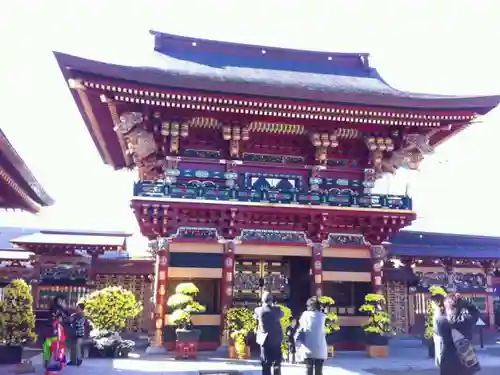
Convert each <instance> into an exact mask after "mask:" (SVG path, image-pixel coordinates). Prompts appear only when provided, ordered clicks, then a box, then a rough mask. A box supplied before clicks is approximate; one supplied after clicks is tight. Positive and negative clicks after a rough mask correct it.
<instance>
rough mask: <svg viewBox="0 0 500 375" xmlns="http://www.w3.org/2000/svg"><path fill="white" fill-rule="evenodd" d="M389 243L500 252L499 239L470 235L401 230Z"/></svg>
mask: <svg viewBox="0 0 500 375" xmlns="http://www.w3.org/2000/svg"><path fill="white" fill-rule="evenodd" d="M391 243H392V244H394V245H409V246H417V245H423V246H431V245H434V246H465V247H473V246H475V247H485V246H490V247H491V246H493V247H496V248H498V249H499V251H500V237H495V236H484V235H471V234H456V233H437V232H422V231H412V230H402V231H401V232H399V233H398V234H397V235H395V236H394V237H393V238H392V240H391Z"/></svg>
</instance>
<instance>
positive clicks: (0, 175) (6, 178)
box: [0, 168, 41, 213]
mask: <svg viewBox="0 0 500 375" xmlns="http://www.w3.org/2000/svg"><path fill="white" fill-rule="evenodd" d="M0 179H1V180H2V181H3V183H4V184H6V185H7V186H9V188H10V189H11V190H12V191H13V192H14V193H15V194H16V195H17V196H18V197H19V198H20V199H21V201H22V202H24V204H25V206H26V208H27V210H28V211H30V212H33V213H36V212H39V211H40V209H41V205H39V204H38V203H37V202H35V201H34V200H33V199H31V197H30V196H29V195H28V194H26V192H25V191H24V190H23V189H22V188H21V187H20V186H19V184H18V183H17V182H16V181H15V180H14V179H13V178H12V176H11V175H10V174H9V173H8V172H7V171H6V170H5V169H3V168H0Z"/></svg>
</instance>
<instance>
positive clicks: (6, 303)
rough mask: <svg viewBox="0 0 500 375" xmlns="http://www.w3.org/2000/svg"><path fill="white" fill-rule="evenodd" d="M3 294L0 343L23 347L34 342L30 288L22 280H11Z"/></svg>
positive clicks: (33, 320) (0, 309)
mask: <svg viewBox="0 0 500 375" xmlns="http://www.w3.org/2000/svg"><path fill="white" fill-rule="evenodd" d="M3 293H4V295H3V296H4V299H3V301H2V302H0V317H1V320H0V343H2V344H5V345H23V344H25V343H28V342H32V341H36V338H37V337H36V334H35V333H34V332H33V331H34V329H35V314H33V297H32V296H31V287H30V286H29V285H28V284H27V283H26V281H24V280H21V279H19V280H13V281H12V282H11V283H10V284H9V285H8V286H7V287H5V288H4V290H3Z"/></svg>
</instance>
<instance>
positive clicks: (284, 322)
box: [278, 305, 292, 358]
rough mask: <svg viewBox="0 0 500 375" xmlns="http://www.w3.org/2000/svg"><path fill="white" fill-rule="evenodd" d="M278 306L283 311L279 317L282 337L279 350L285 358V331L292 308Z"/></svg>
mask: <svg viewBox="0 0 500 375" xmlns="http://www.w3.org/2000/svg"><path fill="white" fill-rule="evenodd" d="M278 306H279V308H280V309H281V311H282V312H283V316H282V317H281V319H280V323H281V331H282V332H283V338H282V340H281V352H282V353H283V358H286V357H287V355H288V337H287V335H286V331H287V329H288V327H290V324H291V318H292V310H291V309H290V308H289V307H288V306H285V305H278Z"/></svg>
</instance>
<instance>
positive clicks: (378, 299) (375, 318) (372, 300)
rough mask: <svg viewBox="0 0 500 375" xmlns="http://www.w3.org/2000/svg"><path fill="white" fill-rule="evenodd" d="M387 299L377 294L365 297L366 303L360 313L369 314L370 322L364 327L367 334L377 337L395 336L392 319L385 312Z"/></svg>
mask: <svg viewBox="0 0 500 375" xmlns="http://www.w3.org/2000/svg"><path fill="white" fill-rule="evenodd" d="M383 306H385V297H384V296H383V295H381V294H377V293H369V294H367V295H366V296H365V303H364V304H363V305H361V307H360V308H359V311H361V312H365V313H368V322H367V323H366V324H365V325H364V326H363V328H364V331H365V332H366V333H372V334H377V335H381V336H382V335H384V334H393V333H394V330H393V329H392V327H391V318H390V317H389V314H388V313H387V312H386V311H384V310H383Z"/></svg>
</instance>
